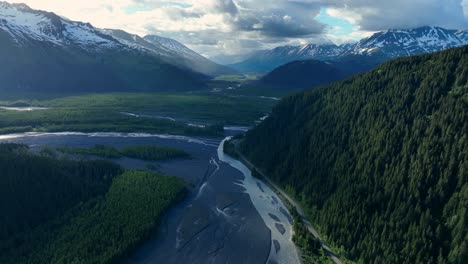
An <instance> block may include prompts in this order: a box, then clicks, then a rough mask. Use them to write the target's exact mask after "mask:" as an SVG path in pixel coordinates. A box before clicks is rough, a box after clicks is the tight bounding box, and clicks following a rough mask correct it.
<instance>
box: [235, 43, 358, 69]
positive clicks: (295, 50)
mask: <svg viewBox="0 0 468 264" xmlns="http://www.w3.org/2000/svg"><path fill="white" fill-rule="evenodd" d="M348 49H349V45H342V46H337V45H334V44H324V45H318V44H308V45H304V46H282V47H277V48H274V49H272V50H263V51H259V52H256V53H254V54H253V55H252V56H251V57H250V58H248V59H246V60H244V61H242V62H239V63H236V64H231V65H229V66H230V67H232V68H234V69H236V70H238V71H241V72H246V73H249V72H259V73H265V72H269V71H272V70H273V69H275V68H276V67H278V66H280V65H283V64H286V63H289V62H292V61H296V60H311V59H313V60H332V59H335V58H336V57H338V56H339V55H341V54H343V53H344V52H346V51H347V50H348Z"/></svg>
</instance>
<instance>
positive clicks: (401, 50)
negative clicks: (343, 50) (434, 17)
mask: <svg viewBox="0 0 468 264" xmlns="http://www.w3.org/2000/svg"><path fill="white" fill-rule="evenodd" d="M466 44H468V31H466V30H464V31H462V30H448V29H444V28H440V27H420V28H416V29H409V30H399V29H390V30H387V31H382V32H378V33H375V34H374V35H372V36H371V37H369V38H365V39H362V40H361V41H359V42H358V43H357V44H356V45H355V46H354V47H353V48H352V49H351V50H349V51H348V54H355V55H373V54H376V53H380V54H381V55H383V56H385V57H387V58H396V57H402V56H412V55H417V54H423V53H431V52H436V51H441V50H445V49H448V48H454V47H459V46H463V45H466Z"/></svg>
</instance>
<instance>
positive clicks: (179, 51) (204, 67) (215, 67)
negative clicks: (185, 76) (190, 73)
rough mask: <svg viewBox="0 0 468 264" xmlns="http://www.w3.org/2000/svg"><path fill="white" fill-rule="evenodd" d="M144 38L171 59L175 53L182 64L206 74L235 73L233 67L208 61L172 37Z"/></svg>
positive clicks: (154, 36)
mask: <svg viewBox="0 0 468 264" xmlns="http://www.w3.org/2000/svg"><path fill="white" fill-rule="evenodd" d="M144 40H146V41H147V42H149V43H151V44H153V45H154V46H156V47H159V48H160V49H162V50H164V51H166V52H167V54H169V58H170V59H171V60H174V57H175V56H176V55H177V56H180V57H181V60H179V62H180V63H181V64H182V65H186V66H188V67H190V68H192V69H195V70H197V71H199V72H201V73H204V74H206V75H209V76H218V75H224V74H235V73H236V72H235V71H234V70H233V69H231V68H229V67H227V66H222V65H219V64H216V63H214V62H212V61H210V60H209V59H207V58H205V57H203V56H202V55H200V54H198V53H196V52H195V51H193V50H191V49H189V48H188V47H187V46H185V45H183V44H182V43H180V42H178V41H176V40H174V39H170V38H164V37H160V36H156V35H148V36H145V37H144Z"/></svg>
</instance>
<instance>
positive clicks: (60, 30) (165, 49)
mask: <svg viewBox="0 0 468 264" xmlns="http://www.w3.org/2000/svg"><path fill="white" fill-rule="evenodd" d="M0 31H3V32H4V33H6V34H7V35H8V36H9V37H8V38H9V41H10V42H13V43H15V45H17V46H25V45H26V46H27V45H29V44H31V42H32V41H33V42H40V43H41V44H47V45H51V46H56V47H61V48H67V49H69V48H73V49H80V50H82V51H86V52H105V51H111V50H113V51H118V50H125V51H127V52H128V51H131V52H134V53H135V52H138V53H142V54H145V55H149V56H154V57H156V58H157V59H161V60H164V61H165V62H167V63H169V64H174V65H177V66H179V67H182V68H186V69H189V70H192V71H195V72H199V73H202V74H205V75H210V76H216V75H220V74H226V73H233V70H231V69H229V68H227V67H225V66H221V65H218V64H216V63H214V62H212V61H210V60H208V59H206V58H204V57H203V56H201V55H199V54H198V53H196V52H195V51H193V50H190V49H189V48H187V47H186V46H184V45H182V44H180V43H178V42H177V41H175V40H172V39H167V38H161V37H157V36H147V39H148V40H149V41H148V40H145V39H144V38H141V37H139V36H137V35H133V34H130V33H127V32H125V31H122V30H109V29H98V28H95V27H93V26H92V25H90V24H89V23H82V22H76V21H71V20H68V19H66V18H63V17H60V16H58V15H56V14H54V13H50V12H45V11H38V10H33V9H31V8H30V7H28V6H27V5H25V4H9V3H6V2H0ZM142 54H140V55H142Z"/></svg>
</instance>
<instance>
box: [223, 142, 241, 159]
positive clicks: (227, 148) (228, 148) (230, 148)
mask: <svg viewBox="0 0 468 264" xmlns="http://www.w3.org/2000/svg"><path fill="white" fill-rule="evenodd" d="M223 151H224V153H226V154H228V155H229V156H231V157H233V158H235V159H239V158H240V157H239V154H237V151H236V146H235V145H234V143H232V141H231V140H226V141H224V146H223Z"/></svg>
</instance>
